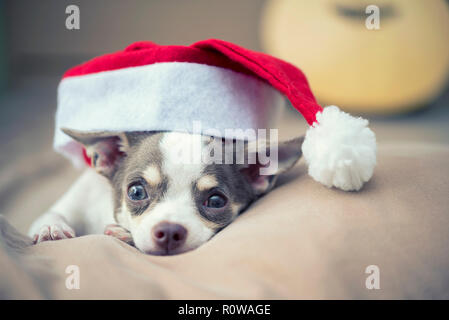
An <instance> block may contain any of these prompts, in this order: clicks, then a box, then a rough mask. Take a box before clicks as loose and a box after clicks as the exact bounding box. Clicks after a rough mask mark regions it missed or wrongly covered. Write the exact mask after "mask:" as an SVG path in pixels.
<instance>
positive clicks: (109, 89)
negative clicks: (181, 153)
mask: <svg viewBox="0 0 449 320" xmlns="http://www.w3.org/2000/svg"><path fill="white" fill-rule="evenodd" d="M282 95H283V96H285V97H287V98H288V99H289V100H290V102H291V104H292V106H293V107H294V108H295V109H296V110H298V111H299V112H300V113H301V114H302V116H303V117H304V118H305V120H306V121H307V122H308V124H309V125H310V127H309V129H308V130H307V132H306V138H305V141H304V143H303V146H302V150H303V154H304V158H305V160H306V162H307V164H308V167H309V174H310V175H311V176H312V177H313V178H314V179H315V180H316V181H319V182H321V183H322V184H324V185H326V186H328V187H332V186H334V187H337V188H340V189H342V190H346V191H349V190H359V189H360V188H361V187H362V186H363V184H364V183H365V182H366V181H368V180H369V179H370V178H371V176H372V174H373V169H374V166H375V164H376V139H375V135H374V133H373V132H372V131H371V130H370V129H369V128H368V121H367V120H365V119H362V118H355V117H352V116H351V115H349V114H347V113H345V112H343V111H341V110H340V109H339V108H338V107H336V106H330V107H326V108H324V109H323V108H321V106H320V105H319V104H318V103H317V102H316V100H315V97H314V96H313V94H312V92H311V90H310V87H309V84H308V82H307V79H306V77H305V76H304V74H303V73H302V72H301V70H299V69H298V68H297V67H295V66H293V65H291V64H289V63H287V62H285V61H282V60H280V59H277V58H275V57H272V56H269V55H267V54H264V53H260V52H255V51H251V50H248V49H245V48H242V47H239V46H237V45H235V44H232V43H229V42H225V41H222V40H215V39H212V40H205V41H200V42H197V43H194V44H192V45H190V46H161V45H157V44H155V43H152V42H137V43H134V44H132V45H130V46H128V47H127V48H126V49H125V50H123V51H118V52H115V53H112V54H107V55H104V56H100V57H97V58H94V59H92V60H90V61H88V62H86V63H84V64H81V65H79V66H76V67H74V68H72V69H70V70H68V71H67V72H66V73H65V75H64V77H63V79H62V81H61V83H60V85H59V88H58V110H57V113H56V132H55V139H54V146H55V149H56V150H57V151H59V152H61V153H63V154H64V155H66V156H68V157H69V158H71V159H72V160H73V161H74V163H75V164H78V165H80V164H81V163H82V162H83V161H82V159H83V149H82V147H81V146H80V145H79V144H77V143H76V142H75V141H73V140H72V139H71V138H70V137H69V136H67V135H65V134H64V133H63V132H62V131H61V130H60V129H61V128H63V127H66V128H71V129H75V130H82V131H102V130H105V131H159V130H169V131H183V132H190V131H191V130H192V122H193V121H200V122H201V124H202V130H203V131H202V133H203V134H208V132H209V133H210V132H212V130H213V132H214V133H216V132H217V130H218V131H219V132H223V133H224V132H226V130H225V129H260V128H267V129H268V128H275V127H276V124H277V120H278V119H279V115H280V112H281V110H282V99H281V97H282ZM223 137H226V136H225V135H223Z"/></svg>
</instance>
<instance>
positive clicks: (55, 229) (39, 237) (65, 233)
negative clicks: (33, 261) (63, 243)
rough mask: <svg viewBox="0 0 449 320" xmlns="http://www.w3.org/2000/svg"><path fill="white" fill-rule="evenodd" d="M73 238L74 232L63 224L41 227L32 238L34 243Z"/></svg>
mask: <svg viewBox="0 0 449 320" xmlns="http://www.w3.org/2000/svg"><path fill="white" fill-rule="evenodd" d="M69 238H75V231H74V230H73V229H72V228H71V227H69V226H68V225H67V224H65V223H56V224H52V225H44V226H42V227H41V228H40V229H39V231H38V233H36V234H35V235H34V236H33V241H34V243H39V242H44V241H51V240H61V239H69Z"/></svg>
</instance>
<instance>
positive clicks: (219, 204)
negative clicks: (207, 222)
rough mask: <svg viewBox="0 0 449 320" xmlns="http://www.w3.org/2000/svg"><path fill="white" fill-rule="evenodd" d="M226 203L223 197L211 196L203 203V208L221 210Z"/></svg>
mask: <svg viewBox="0 0 449 320" xmlns="http://www.w3.org/2000/svg"><path fill="white" fill-rule="evenodd" d="M226 203H227V199H226V197H225V196H223V195H221V194H218V193H216V194H213V195H211V196H210V197H209V198H207V200H206V201H204V204H203V205H204V206H205V207H208V208H212V209H220V208H223V207H224V206H225V205H226Z"/></svg>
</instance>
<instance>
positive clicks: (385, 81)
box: [0, 0, 449, 231]
mask: <svg viewBox="0 0 449 320" xmlns="http://www.w3.org/2000/svg"><path fill="white" fill-rule="evenodd" d="M69 5H77V6H78V8H79V10H80V28H79V30H76V29H73V30H68V29H67V28H66V19H67V17H68V16H69V14H67V13H66V8H67V6H69ZM370 5H371V6H372V5H374V6H375V8H373V7H370V8H368V7H369V6H370ZM376 8H377V9H378V11H376V10H377V9H376ZM368 9H369V10H368ZM207 38H220V39H223V40H227V41H231V42H234V43H236V44H238V45H241V46H244V47H247V48H249V49H253V50H259V51H265V52H267V53H270V54H273V55H275V56H278V57H280V58H283V59H285V60H287V61H289V62H291V63H293V64H296V65H297V66H298V67H300V68H301V69H303V71H304V72H305V73H306V75H307V76H308V78H309V81H310V83H311V86H312V90H313V91H314V93H315V94H316V96H317V98H318V100H319V101H320V102H321V103H322V104H323V105H328V104H335V105H339V106H340V107H342V108H343V109H344V110H347V111H349V112H351V113H353V114H355V115H363V116H364V117H367V118H368V119H370V121H371V124H372V125H371V126H372V128H373V130H374V131H375V132H376V135H377V138H378V141H379V146H380V147H382V146H384V145H387V144H389V143H393V142H395V143H397V142H398V141H400V142H402V143H420V144H448V143H449V90H448V81H447V80H448V75H449V5H448V1H445V0H390V1H388V0H370V1H365V0H314V1H310V0H244V1H242V0H128V1H120V0H78V1H75V0H71V1H67V0H34V1H30V0H10V1H8V0H3V1H2V0H0V134H1V137H2V140H1V151H0V213H2V214H5V215H7V217H8V219H9V220H10V221H11V222H12V223H13V224H14V225H15V226H16V227H18V229H19V230H21V231H25V230H26V229H27V227H28V226H29V224H30V223H31V221H32V219H33V218H34V217H35V216H36V215H38V214H40V213H42V212H43V211H44V210H46V209H47V208H48V207H49V206H50V205H51V204H52V203H53V202H54V201H55V200H56V199H58V198H59V197H60V196H61V195H62V194H63V193H64V192H65V190H66V189H67V188H68V187H69V186H70V184H71V183H72V182H73V180H74V179H75V178H76V176H77V175H78V174H79V172H78V171H77V170H75V169H74V168H72V167H71V165H70V164H69V162H68V161H66V160H64V159H63V158H62V157H60V156H59V155H57V154H56V153H54V152H53V151H52V137H53V130H54V128H53V121H54V112H55V110H56V90H57V85H58V82H59V80H60V78H61V76H62V74H63V73H64V71H65V70H66V69H68V68H70V67H72V66H74V65H76V64H79V63H81V62H83V61H85V60H87V59H90V58H92V57H94V56H97V55H100V54H104V53H108V52H112V51H117V50H120V49H123V48H124V47H126V46H127V45H128V44H130V43H132V42H134V41H138V40H151V41H154V42H156V43H159V44H166V45H168V44H185V45H188V44H191V43H193V42H196V41H198V40H203V39H207ZM289 112H293V111H291V110H290V111H289ZM283 121H284V124H285V126H281V127H280V133H281V136H282V137H288V136H292V135H298V134H302V133H303V132H304V131H305V129H306V124H305V122H304V121H303V120H302V119H301V117H299V116H295V117H290V116H289V114H287V116H286V117H285V119H284V120H283ZM411 174H415V173H411Z"/></svg>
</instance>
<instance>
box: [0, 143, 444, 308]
mask: <svg viewBox="0 0 449 320" xmlns="http://www.w3.org/2000/svg"><path fill="white" fill-rule="evenodd" d="M448 158H449V147H447V146H439V145H429V144H408V145H407V144H404V143H401V144H389V145H388V144H383V145H382V144H381V145H380V146H379V157H378V167H377V169H376V172H375V175H374V177H373V179H372V180H371V181H370V182H369V183H368V184H367V185H366V186H365V187H364V189H363V190H362V191H361V192H358V193H345V192H341V191H338V190H335V189H327V188H325V187H323V186H321V185H320V184H318V183H316V182H314V181H313V180H312V179H311V178H310V177H309V176H308V175H307V173H306V167H305V165H304V163H303V161H301V162H300V164H299V165H298V166H297V167H295V168H294V169H293V171H292V172H290V173H289V174H287V175H286V176H284V177H282V178H281V179H280V181H279V185H278V187H277V188H276V189H274V190H273V191H272V192H271V193H270V194H268V195H267V196H265V197H264V198H263V199H260V200H259V201H258V202H257V203H255V204H254V205H253V206H252V207H251V208H250V209H249V210H248V211H247V212H246V213H244V214H243V215H241V216H240V217H239V218H238V219H237V220H236V221H235V222H234V223H232V224H231V225H230V226H229V227H227V228H226V229H225V230H223V231H222V232H220V233H219V234H218V235H217V236H215V237H214V238H213V239H212V240H211V241H209V242H208V243H206V244H205V245H203V246H202V247H200V248H198V249H196V250H194V251H191V252H188V253H185V254H181V255H178V256H171V257H156V256H148V255H144V254H142V253H140V252H139V251H137V250H136V249H135V248H133V247H130V246H127V245H126V244H124V243H121V242H120V241H118V240H116V239H113V238H110V237H107V236H101V235H90V236H85V237H80V238H76V239H70V240H61V241H54V242H46V243H42V244H39V245H36V246H32V247H29V248H28V249H27V250H26V253H25V254H19V257H21V258H23V256H25V257H26V258H28V259H29V260H25V262H24V261H22V260H18V262H17V263H20V265H21V269H16V270H15V271H14V273H15V274H17V273H19V274H20V272H23V273H24V274H25V273H27V271H26V269H22V268H23V267H24V266H25V267H26V264H27V263H29V264H42V265H45V270H41V271H33V272H35V274H39V272H41V273H50V274H51V277H50V279H51V280H46V281H45V282H42V281H40V282H39V281H37V282H36V283H34V284H30V282H29V279H28V277H26V278H25V277H24V278H21V277H20V276H19V277H17V276H16V277H8V272H4V271H3V270H11V264H14V263H16V262H15V261H16V260H15V259H16V258H13V259H12V258H9V256H8V255H7V254H6V253H5V252H4V251H1V252H0V253H1V254H0V269H1V270H2V274H1V275H0V277H1V280H2V281H0V284H1V287H2V288H0V289H2V290H4V289H5V288H6V287H7V286H9V287H10V288H14V294H12V293H10V296H11V297H20V298H28V297H29V298H32V297H35V296H36V291H37V292H39V291H40V292H41V294H42V296H43V297H50V298H76V299H78V298H102V299H103V298H137V299H140V298H145V299H165V298H173V299H196V298H269V299H270V298H320V299H321V298H361V299H365V298H449V255H448V248H449V211H448V208H449V197H448V194H449V193H448V191H449V168H448V166H447V159H448ZM33 257H38V258H39V260H35V259H34V258H33ZM27 261H28V262H27ZM68 265H78V266H79V267H80V273H81V274H80V275H81V288H80V289H79V290H67V289H66V287H65V280H66V277H67V274H65V268H66V267H67V266H68ZM368 265H377V266H378V267H379V268H380V287H381V289H380V290H368V289H366V287H365V280H366V277H367V276H368V274H365V268H366V267H367V266H368ZM21 270H22V271H21ZM28 273H29V272H28ZM47 276H48V275H47ZM44 289H47V291H44ZM3 292H5V291H3Z"/></svg>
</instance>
